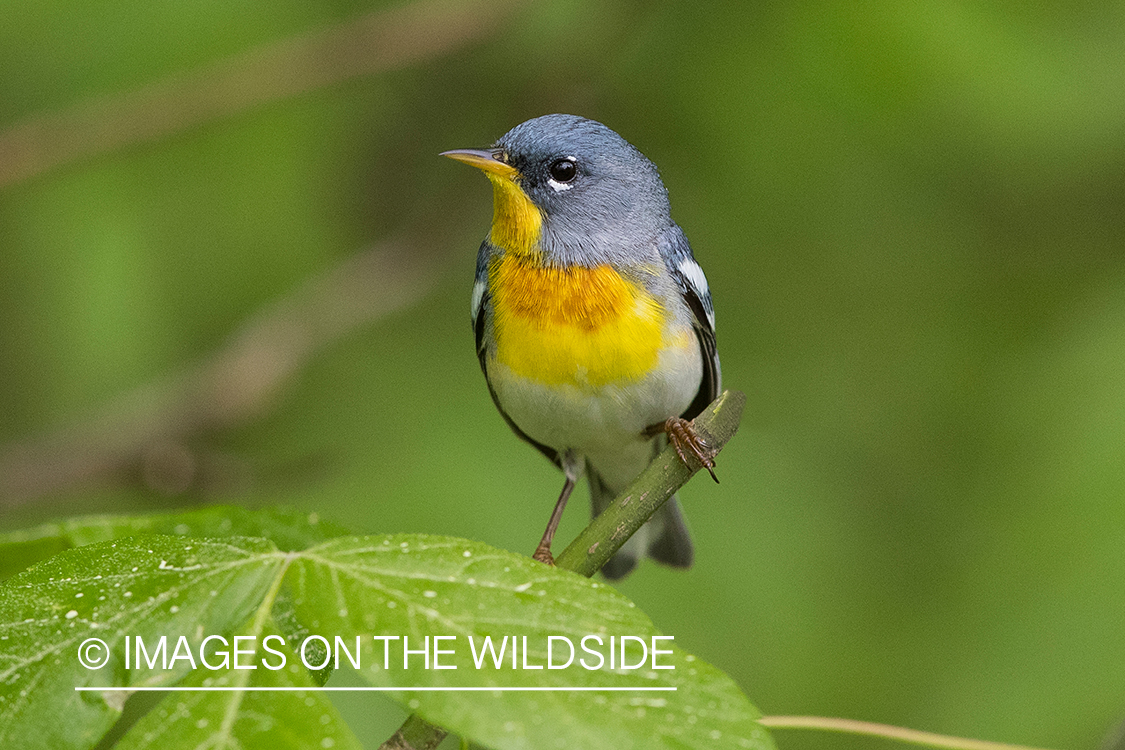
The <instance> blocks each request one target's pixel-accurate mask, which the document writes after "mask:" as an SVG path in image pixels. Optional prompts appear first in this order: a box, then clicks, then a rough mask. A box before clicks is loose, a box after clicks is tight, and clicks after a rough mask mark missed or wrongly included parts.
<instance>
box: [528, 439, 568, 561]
mask: <svg viewBox="0 0 1125 750" xmlns="http://www.w3.org/2000/svg"><path fill="white" fill-rule="evenodd" d="M561 463H562V469H563V473H564V474H566V484H564V485H563V488H562V492H561V493H559V499H558V502H556V503H555V509H554V510H553V511H551V520H549V521H547V530H546V531H544V532H543V538H542V539H540V540H539V546H538V547H536V548H535V554H533V555H532V557H533V558H534V559H536V560H538V561H539V562H541V563H544V564H546V565H554V564H555V558H554V557H552V556H551V542H552V541H553V540H554V538H555V531H557V530H558V528H559V521H561V520H562V514H563V510H564V509H565V508H566V501H567V500H568V499H570V493H571V492H573V491H574V485H575V483H576V482H577V481H578V467H577V465H576V464H577V460H576V459H575V457H574V456H573V455H572V454H569V453H568V454H565V455H564V456H562V461H561Z"/></svg>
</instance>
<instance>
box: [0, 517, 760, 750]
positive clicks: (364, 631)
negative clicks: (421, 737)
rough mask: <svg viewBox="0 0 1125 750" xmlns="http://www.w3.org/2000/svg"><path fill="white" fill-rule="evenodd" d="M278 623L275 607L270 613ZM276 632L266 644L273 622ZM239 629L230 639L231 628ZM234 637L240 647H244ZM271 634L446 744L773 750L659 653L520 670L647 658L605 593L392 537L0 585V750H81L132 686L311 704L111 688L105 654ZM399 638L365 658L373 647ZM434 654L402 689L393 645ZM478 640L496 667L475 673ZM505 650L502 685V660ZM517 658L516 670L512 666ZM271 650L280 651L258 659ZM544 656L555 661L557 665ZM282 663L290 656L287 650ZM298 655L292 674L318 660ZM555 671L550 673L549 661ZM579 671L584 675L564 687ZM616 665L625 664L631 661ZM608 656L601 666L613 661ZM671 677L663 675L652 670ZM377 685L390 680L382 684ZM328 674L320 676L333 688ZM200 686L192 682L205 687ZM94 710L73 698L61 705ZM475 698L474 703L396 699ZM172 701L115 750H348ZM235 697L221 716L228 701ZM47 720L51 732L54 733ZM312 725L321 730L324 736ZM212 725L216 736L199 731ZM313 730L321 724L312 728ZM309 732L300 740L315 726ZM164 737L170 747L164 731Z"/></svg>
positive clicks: (318, 712)
mask: <svg viewBox="0 0 1125 750" xmlns="http://www.w3.org/2000/svg"><path fill="white" fill-rule="evenodd" d="M280 603H284V604H285V606H284V607H280V609H279V606H280ZM281 613H283V614H285V617H286V619H287V620H288V621H289V622H288V624H287V625H286V626H284V627H280V626H279V625H278V624H276V623H275V622H274V619H273V618H274V616H275V615H278V614H281ZM248 622H250V623H251V625H250V626H248V625H247V623H248ZM248 627H249V631H248V630H247V628H248ZM265 629H268V630H269V632H273V631H274V630H277V631H278V632H281V633H284V634H285V635H286V636H288V637H289V638H290V639H291V642H294V641H293V639H294V638H295V634H297V633H300V634H301V637H304V636H305V635H306V634H307V635H320V636H324V637H325V638H326V639H327V640H328V641H329V642H332V641H333V640H334V639H335V638H337V637H339V640H340V644H343V645H346V646H347V647H348V649H349V650H351V651H353V652H354V650H355V643H356V638H357V637H358V638H359V643H360V644H361V646H362V653H361V656H360V659H361V675H362V676H363V677H364V678H365V679H366V680H367V681H368V682H369V683H371V684H372V685H374V686H379V687H391V688H403V690H402V691H401V692H400V691H395V692H394V693H392V697H395V698H397V699H398V700H400V701H402V702H403V703H405V704H406V705H407V706H408V707H409V708H411V709H412V710H416V711H418V713H420V714H421V715H422V716H425V717H426V718H428V719H430V720H432V721H434V722H437V723H439V724H441V725H442V726H444V727H446V728H448V729H449V730H451V731H453V732H455V733H457V734H460V735H462V736H465V737H469V738H471V739H473V740H474V741H477V742H480V743H482V744H484V745H487V746H489V747H492V748H496V749H497V750H505V749H509V748H549V747H584V748H601V747H605V748H641V747H644V748H649V747H653V748H662V747H664V748H751V749H755V750H769V749H770V748H772V742H771V740H770V738H769V736H768V734H767V733H766V732H765V730H764V729H763V728H762V727H761V726H760V725H758V724H757V722H756V721H755V719H756V718H757V716H758V714H757V712H756V711H755V709H754V708H753V707H752V706H751V705H750V703H749V702H748V701H747V700H746V698H745V697H744V696H743V695H742V694H741V692H740V691H739V690H738V688H737V686H735V685H734V683H733V682H732V681H731V680H730V679H729V678H728V677H726V676H725V675H723V674H722V673H721V672H719V671H718V670H716V669H714V668H713V667H711V666H709V665H706V664H704V663H702V662H699V661H697V660H695V659H693V657H692V656H691V655H689V654H686V653H685V652H683V651H682V650H680V649H678V648H676V647H675V646H674V644H673V641H668V640H666V641H659V642H657V646H658V647H659V648H661V649H664V650H666V651H667V653H663V654H660V655H659V656H658V657H657V659H656V662H657V664H655V665H654V664H653V662H652V661H651V657H650V660H649V662H648V664H647V665H646V666H644V667H643V668H637V669H623V668H621V666H620V664H615V665H614V668H612V669H611V668H610V666H609V664H608V663H602V664H601V665H598V664H597V663H596V662H597V657H595V656H593V655H592V654H589V653H585V652H581V651H580V652H579V653H577V654H576V658H575V661H573V662H572V663H571V665H570V666H569V667H567V668H565V669H530V668H529V669H524V665H525V664H526V665H527V666H528V667H533V666H536V665H541V664H544V662H545V660H546V656H547V655H546V648H547V643H548V637H550V636H555V637H556V639H557V640H556V641H555V644H554V645H555V647H556V651H555V662H556V663H560V662H561V661H563V660H565V659H566V656H567V654H566V653H565V646H564V644H562V642H561V638H560V637H565V638H569V639H570V642H571V643H573V644H574V646H575V647H576V648H579V649H580V644H581V639H582V638H583V637H584V636H587V635H596V636H601V637H602V639H603V641H602V644H601V645H598V644H596V643H592V642H591V643H590V645H591V646H592V647H593V648H594V650H596V651H598V652H600V653H601V654H602V657H603V658H604V659H605V660H606V661H608V659H609V641H608V639H609V638H610V637H611V636H612V637H614V638H620V636H623V635H627V636H633V637H635V638H638V639H644V640H646V641H647V644H646V645H648V646H650V647H651V646H652V643H653V642H652V641H651V640H650V639H651V638H652V637H653V636H656V635H659V633H658V632H657V631H656V630H655V628H654V627H653V625H652V623H651V622H650V621H649V620H648V618H647V617H645V616H644V615H643V614H642V613H640V612H639V611H637V610H636V608H635V607H634V606H633V605H632V603H631V602H629V601H628V600H627V599H625V598H624V597H622V596H621V595H619V594H617V593H616V592H615V591H614V590H613V589H611V588H610V587H608V586H607V585H605V584H601V583H598V582H595V581H591V580H589V579H586V578H583V577H581V576H578V575H574V574H571V573H568V572H565V571H561V570H557V569H554V568H548V567H546V566H543V565H541V564H539V563H535V562H533V561H531V560H529V559H527V558H525V557H522V556H519V555H515V554H512V553H508V552H505V551H502V550H497V549H494V548H492V547H488V546H486V545H483V544H478V543H475V542H470V541H466V540H460V539H452V538H445V537H426V536H418V535H400V536H387V537H383V536H380V537H346V538H343V537H342V538H337V539H333V540H331V541H328V542H325V543H322V544H318V545H316V546H313V547H309V548H307V549H302V550H295V551H290V552H282V551H280V550H278V549H277V547H276V546H275V545H274V544H272V543H271V542H269V541H267V540H261V539H245V538H230V539H225V540H218V539H192V538H184V537H166V536H145V537H135V538H129V539H123V540H119V541H116V542H102V543H99V544H94V545H90V546H87V547H81V548H78V549H72V550H67V551H65V552H63V553H61V554H60V555H57V556H56V557H54V558H52V559H50V560H48V561H46V562H43V563H40V564H39V565H37V566H35V567H33V568H32V569H30V570H28V571H25V572H24V573H22V574H20V575H18V576H16V577H14V578H12V579H11V580H9V581H7V582H5V583H3V584H0V745H3V746H19V747H24V748H34V747H43V748H52V749H53V748H64V749H65V748H89V747H92V746H93V745H94V744H95V743H96V742H97V740H98V738H99V737H101V736H102V735H103V734H104V732H105V731H106V730H107V728H108V727H109V726H110V725H111V724H112V722H113V720H114V719H115V718H116V716H117V715H118V713H119V710H120V706H121V703H122V702H123V700H124V697H125V696H126V695H127V694H128V692H127V691H128V689H129V688H130V687H132V686H137V685H171V684H183V685H197V684H212V685H216V684H222V682H221V681H224V680H234V682H233V683H231V684H235V685H255V684H257V685H276V686H293V687H301V688H303V687H310V688H311V687H313V686H314V685H316V684H317V683H316V682H315V681H314V680H313V678H312V677H311V676H310V675H309V674H308V672H307V670H306V669H305V667H303V666H301V667H299V668H298V669H297V671H290V670H291V668H292V667H294V666H296V664H295V662H294V661H292V660H290V662H289V664H288V666H287V669H286V671H284V672H276V673H274V672H267V671H264V670H262V669H258V670H255V671H253V672H251V671H243V672H234V673H225V672H224V673H215V672H210V671H205V670H203V669H191V668H189V667H187V666H186V665H185V663H184V662H182V661H181V662H178V663H176V664H172V665H169V667H168V668H167V669H161V668H160V667H158V668H156V669H147V668H146V669H143V670H138V669H136V664H135V660H134V664H133V665H132V667H133V669H131V670H126V669H125V668H124V663H123V649H122V646H123V643H122V641H123V638H124V637H125V636H126V635H130V636H141V637H143V638H145V639H146V641H148V642H149V643H150V644H151V643H152V642H153V641H154V640H155V639H157V638H159V637H160V636H162V635H163V636H167V637H168V644H169V646H168V647H169V650H171V648H172V644H173V643H174V642H176V640H177V639H178V638H179V637H180V636H184V637H185V638H186V639H187V640H188V641H189V643H190V648H191V649H192V650H193V651H197V650H198V646H199V643H200V640H201V639H202V638H203V637H204V636H205V635H216V634H217V635H225V636H227V637H230V636H231V635H232V634H234V633H236V632H240V633H245V632H251V633H261V632H265ZM381 635H386V636H399V637H400V640H398V641H390V642H388V655H390V656H391V657H392V658H391V660H390V663H389V664H384V650H383V644H382V642H377V641H375V640H374V639H373V638H372V636H381ZM436 636H452V638H449V639H447V640H445V641H443V642H442V643H441V647H442V648H443V649H445V650H448V653H445V654H442V655H441V657H440V664H441V665H442V666H453V665H456V666H457V669H436V668H430V669H425V668H424V664H423V662H424V658H423V656H422V655H420V654H415V655H413V656H411V657H410V658H411V660H412V661H411V665H410V666H411V668H410V669H404V668H403V664H402V661H401V660H402V650H401V648H398V645H399V644H401V643H402V640H401V639H404V638H409V639H410V648H411V649H419V648H421V647H422V644H423V643H424V642H425V639H426V638H427V637H429V638H430V639H431V641H430V644H431V646H430V658H431V667H436V666H437V665H436V664H434V663H433V661H432V659H433V658H434V657H433V648H434V641H433V639H434V638H435V637H436ZM484 636H492V637H493V638H494V639H495V643H494V648H497V649H498V648H500V646H501V643H502V639H503V638H504V636H508V641H507V644H508V646H507V647H506V648H507V651H506V657H505V659H504V661H503V663H502V664H501V666H500V667H499V668H498V667H497V666H496V665H494V664H493V663H492V661H491V659H488V660H487V661H484V662H482V664H481V665H480V668H477V665H476V664H475V663H474V660H473V653H472V650H471V648H470V644H469V640H468V639H469V638H473V639H475V640H474V641H473V645H475V646H476V647H477V653H478V656H483V653H482V651H481V647H482V645H483V644H482V639H483V637H484ZM87 637H99V638H102V639H103V640H104V641H106V644H107V646H108V647H109V649H110V650H111V651H112V654H113V656H112V658H111V659H110V660H109V662H108V663H107V664H106V665H105V666H103V667H101V668H100V669H97V670H94V671H88V670H86V669H84V668H82V667H81V665H80V664H79V663H78V660H77V648H78V645H79V644H80V643H81V642H82V641H83V640H84V639H86V638H87ZM513 639H515V643H516V644H517V645H518V647H519V656H518V658H517V661H516V668H513V667H512V665H511V644H512V643H513ZM524 639H526V645H527V650H526V656H525V655H524ZM277 647H280V642H278V643H276V644H275V648H277ZM560 647H561V648H562V650H559V649H560ZM286 652H287V653H291V652H289V651H288V650H287V651H286ZM320 653H323V651H322V650H321V651H318V650H317V649H316V648H313V649H309V650H308V651H307V654H308V655H309V656H310V657H312V658H319V654H320ZM560 656H561V658H560ZM581 657H585V658H587V663H588V664H590V665H591V666H593V667H595V668H594V669H586V668H583V667H582V666H581V665H580V664H579V663H578V662H577V659H578V658H581ZM628 658H629V660H630V662H636V661H638V660H640V655H639V647H638V646H637V644H636V642H631V643H630V645H629V649H628ZM616 659H619V654H618V655H615V660H616ZM654 666H672V667H674V669H654V668H653V667H654ZM387 667H389V668H387ZM351 668H353V667H352V665H351V664H350V663H349V662H348V660H347V657H346V655H344V656H343V657H342V658H341V662H340V664H339V665H337V667H336V670H337V671H339V670H340V669H351ZM207 681H210V682H207ZM82 685H97V686H105V687H110V688H113V690H109V691H98V692H91V693H87V692H83V693H76V692H75V691H74V687H75V686H82ZM435 687H458V688H460V687H476V688H482V687H483V688H489V690H486V691H475V692H460V691H458V692H430V691H419V690H410V688H435ZM521 687H536V688H544V687H580V688H610V687H631V688H632V687H669V688H672V687H674V688H675V691H666V692H640V691H630V692H610V691H606V690H598V691H593V692H511V691H506V692H499V691H496V690H494V689H495V688H521ZM298 695H299V694H298V693H291V692H287V693H205V694H199V693H175V694H172V695H169V696H167V698H166V699H165V700H164V701H162V702H161V704H160V707H158V708H157V709H156V710H155V712H154V713H152V714H150V715H149V716H146V717H144V718H142V719H141V720H140V721H139V722H138V724H137V725H136V726H135V727H133V728H132V729H131V730H130V731H129V733H127V734H126V735H125V737H124V738H123V739H122V740H121V743H123V744H122V746H123V747H126V748H138V747H142V748H143V747H156V746H158V745H159V747H160V750H176V749H177V748H188V747H191V748H196V747H200V746H202V747H215V748H222V747H252V746H254V747H270V748H271V749H272V748H283V747H286V744H285V743H287V742H288V743H289V745H290V746H294V747H297V746H301V745H302V744H303V745H304V746H312V747H316V746H320V745H319V744H318V743H320V742H322V741H323V742H328V743H329V744H331V745H336V746H340V747H347V746H348V745H347V743H349V742H351V741H352V740H351V739H350V735H349V734H348V733H347V730H346V728H343V727H342V725H340V724H339V720H338V717H336V716H335V713H334V712H332V711H330V710H329V709H328V704H327V703H326V702H325V701H324V700H323V699H324V696H323V694H315V693H311V692H310V693H306V694H304V695H300V699H298ZM232 696H234V697H232ZM60 716H65V717H66V719H67V720H66V721H65V722H60V721H58V717H60ZM325 717H326V718H325ZM216 722H218V723H217V724H216ZM318 722H324V723H323V724H319V723H318ZM314 724H315V725H314ZM167 726H176V727H180V728H181V729H182V731H175V732H171V731H165V730H163V729H162V727H167Z"/></svg>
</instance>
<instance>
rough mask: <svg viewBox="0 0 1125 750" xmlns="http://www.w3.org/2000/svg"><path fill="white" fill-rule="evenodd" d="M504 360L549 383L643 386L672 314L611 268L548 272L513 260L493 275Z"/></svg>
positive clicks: (498, 264) (496, 266)
mask: <svg viewBox="0 0 1125 750" xmlns="http://www.w3.org/2000/svg"><path fill="white" fill-rule="evenodd" d="M489 282H490V290H491V294H492V305H493V314H494V317H493V328H494V332H495V336H496V356H497V358H498V359H499V361H500V362H501V363H502V364H505V365H507V366H508V367H509V368H511V370H512V371H513V372H515V373H516V374H518V375H522V376H523V377H526V378H531V379H533V380H536V381H539V382H542V383H547V384H564V383H567V384H573V385H579V386H592V387H597V386H602V385H606V384H609V383H615V382H620V381H632V380H639V379H641V378H643V377H644V376H645V375H646V374H648V373H649V372H650V371H651V370H652V368H653V367H654V366H655V365H656V360H657V357H658V356H659V354H660V351H661V349H662V348H663V347H664V345H665V341H664V323H665V317H666V315H665V311H664V309H663V308H662V307H661V305H660V304H659V303H658V302H657V301H656V300H655V299H654V298H653V297H652V296H651V295H650V294H648V293H647V292H646V291H645V290H644V289H643V288H641V287H639V286H637V285H636V284H634V283H632V282H630V281H628V280H627V279H624V278H622V277H621V275H620V274H618V273H617V272H616V271H615V270H613V269H612V268H611V267H609V266H605V265H602V266H596V267H594V268H581V267H572V268H545V267H543V266H540V265H539V264H538V262H537V260H536V259H534V258H529V257H526V256H524V257H518V256H515V255H512V254H505V255H504V256H502V257H501V258H500V259H498V260H496V261H495V262H493V264H492V266H491V267H490V269H489Z"/></svg>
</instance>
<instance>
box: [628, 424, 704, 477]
mask: <svg viewBox="0 0 1125 750" xmlns="http://www.w3.org/2000/svg"><path fill="white" fill-rule="evenodd" d="M661 432H664V433H667V434H668V440H669V441H670V442H671V443H672V447H673V448H675V449H676V455H677V456H679V457H680V460H681V461H683V462H684V464H685V465H687V466H689V467H690V466H691V462H690V461H688V454H689V453H690V454H691V455H692V456H693V457H694V458H695V460H696V461H698V462H699V464H700V465H701V466H702V467H703V468H704V469H707V473H708V474H710V475H711V478H712V479H714V480H715V483H716V484H718V482H719V478H718V477H717V476H715V451H714V449H712V448H711V447H710V446H708V445H707V443H705V442H704V441H703V438H701V437H700V436H699V433H697V432H696V431H695V427H693V426H692V423H691V421H690V420H687V419H684V418H682V417H668V419H667V420H665V421H664V423H663V424H654V425H652V426H651V427H649V428H648V429H647V430H645V434H647V435H656V434H658V433H661Z"/></svg>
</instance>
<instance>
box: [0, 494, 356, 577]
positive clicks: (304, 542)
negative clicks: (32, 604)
mask: <svg viewBox="0 0 1125 750" xmlns="http://www.w3.org/2000/svg"><path fill="white" fill-rule="evenodd" d="M346 533H347V531H346V530H345V529H343V528H342V527H340V526H337V525H336V524H333V523H330V522H327V521H324V520H322V519H320V518H319V517H318V516H317V515H316V514H315V513H298V512H296V511H293V510H288V509H283V508H271V509H266V510H246V509H245V508H239V507H237V506H230V505H226V506H224V505H215V506H211V507H207V508H200V509H198V510H190V511H186V512H180V513H149V514H145V515H136V516H120V515H118V516H113V515H102V516H81V517H78V518H71V519H68V520H65V521H59V522H57V523H48V524H43V525H41V526H36V527H34V528H31V529H21V530H18V531H10V532H7V533H4V534H0V580H2V579H4V578H7V577H9V576H11V575H14V574H15V573H18V572H19V571H21V570H24V569H25V568H27V567H29V566H31V565H32V564H33V563H35V562H38V561H39V560H44V559H46V558H48V557H50V556H51V555H53V554H56V553H58V552H61V551H62V550H64V549H68V548H71V547H81V546H83V545H87V544H93V543H95V542H105V541H109V540H111V539H121V538H123V537H127V536H136V535H138V534H168V535H174V536H190V537H228V536H247V537H261V538H263V539H269V540H270V541H272V542H273V543H274V544H275V545H277V547H278V549H281V550H286V551H289V550H298V549H305V548H306V547H309V546H311V545H313V544H318V543H320V542H323V541H325V540H327V539H331V538H333V537H337V536H342V535H343V534H346Z"/></svg>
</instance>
